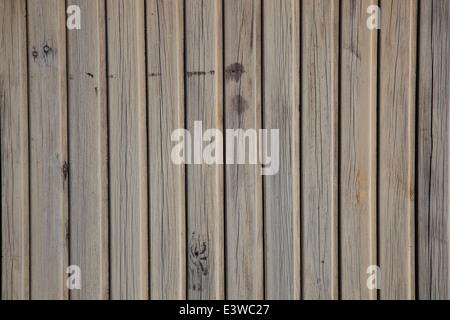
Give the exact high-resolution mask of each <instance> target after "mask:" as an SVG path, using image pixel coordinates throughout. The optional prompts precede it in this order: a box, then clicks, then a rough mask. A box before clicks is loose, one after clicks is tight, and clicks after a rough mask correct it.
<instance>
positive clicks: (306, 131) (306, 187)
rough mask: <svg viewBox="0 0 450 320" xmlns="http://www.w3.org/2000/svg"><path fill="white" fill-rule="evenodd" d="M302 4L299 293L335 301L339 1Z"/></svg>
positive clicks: (320, 0) (319, 0) (330, 0)
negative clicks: (300, 248)
mask: <svg viewBox="0 0 450 320" xmlns="http://www.w3.org/2000/svg"><path fill="white" fill-rule="evenodd" d="M302 4H303V7H302V94H303V95H302V124H301V127H302V249H303V250H302V252H303V254H302V259H303V260H302V268H303V270H302V271H303V272H302V275H303V277H302V293H303V298H304V299H337V298H338V289H339V288H338V252H337V251H338V246H337V244H338V241H337V239H338V234H337V232H338V230H337V225H338V223H337V222H338V206H337V204H338V202H337V196H338V193H337V183H338V103H339V102H338V80H339V74H338V65H339V52H338V47H339V1H336V0H317V1H316V0H307V1H303V2H302Z"/></svg>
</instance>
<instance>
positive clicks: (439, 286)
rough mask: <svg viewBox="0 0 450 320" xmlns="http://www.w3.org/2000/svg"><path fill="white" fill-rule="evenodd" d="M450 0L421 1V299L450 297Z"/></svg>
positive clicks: (418, 188) (419, 280) (419, 131)
mask: <svg viewBox="0 0 450 320" xmlns="http://www.w3.org/2000/svg"><path fill="white" fill-rule="evenodd" d="M449 32H450V2H449V1H438V0H422V1H420V33H419V34H420V36H419V38H420V44H419V45H420V48H419V58H418V59H419V60H418V62H419V64H418V65H419V68H418V72H419V83H418V86H419V91H418V93H419V95H418V99H419V100H418V111H417V112H419V118H418V119H419V124H418V133H417V134H418V142H417V143H418V150H417V153H418V163H417V172H418V175H417V177H418V181H417V190H418V194H417V196H418V208H417V210H418V222H417V232H418V240H419V243H418V244H417V245H418V257H417V258H418V270H417V271H418V273H419V276H418V290H419V291H418V292H419V296H418V298H419V299H433V300H434V299H442V300H448V299H450V276H449V273H450V247H449V243H450V219H449V214H450V212H449V211H450V208H449V204H450V203H449V199H450V193H449V192H450V186H449V182H450V168H449V165H450V163H449V161H450V160H449V159H450V157H449V156H450V154H449V150H450V62H449V55H450V41H449V37H450V33H449Z"/></svg>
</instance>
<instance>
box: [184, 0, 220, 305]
mask: <svg viewBox="0 0 450 320" xmlns="http://www.w3.org/2000/svg"><path fill="white" fill-rule="evenodd" d="M222 5H223V4H222V1H221V0H209V1H203V0H187V1H186V2H185V63H186V65H185V70H186V74H185V82H186V127H187V130H188V131H189V132H190V133H191V135H192V141H194V140H195V138H194V135H196V133H195V132H194V121H202V126H203V130H200V131H201V132H199V133H198V135H202V134H203V131H206V130H208V129H218V130H220V131H222V132H223V99H222V95H223V87H222V85H223V83H222V79H223V78H222V77H223V65H222V54H223V52H222ZM216 138H217V137H216ZM192 144H194V142H193V143H192ZM206 145H209V144H206V143H203V147H205V146H206ZM194 149H195V146H193V152H192V154H193V155H194V154H195V150H194ZM220 151H222V150H216V152H220ZM200 157H201V154H200ZM193 158H194V157H193ZM200 162H201V161H200ZM186 174H187V185H186V188H187V230H188V234H187V237H188V248H187V251H188V252H187V259H188V262H187V263H188V271H187V272H188V295H187V297H188V299H223V298H224V296H225V290H224V223H223V207H224V202H223V192H222V190H223V188H224V183H223V165H220V164H213V165H208V164H206V163H203V164H191V165H188V166H187V171H186Z"/></svg>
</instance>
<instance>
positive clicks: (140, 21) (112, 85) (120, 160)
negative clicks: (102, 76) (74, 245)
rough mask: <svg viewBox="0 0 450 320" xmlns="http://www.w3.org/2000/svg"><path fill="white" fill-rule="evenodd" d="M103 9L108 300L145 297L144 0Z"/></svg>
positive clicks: (119, 1) (122, 0) (115, 1)
mask: <svg viewBox="0 0 450 320" xmlns="http://www.w3.org/2000/svg"><path fill="white" fill-rule="evenodd" d="M106 7H107V35H108V37H107V43H108V48H107V49H108V54H107V57H108V93H109V95H108V105H109V110H108V112H109V186H110V188H109V195H110V201H109V204H110V224H109V225H110V274H111V276H110V298H112V299H147V298H148V292H149V288H148V272H149V270H148V210H147V206H148V203H147V195H148V193H147V191H148V190H147V131H146V130H147V129H146V123H147V121H146V98H145V92H146V87H145V84H146V81H145V75H146V70H145V35H144V34H145V21H144V18H145V16H144V13H145V10H144V1H142V0H137V1H128V0H111V1H108V2H107V3H106Z"/></svg>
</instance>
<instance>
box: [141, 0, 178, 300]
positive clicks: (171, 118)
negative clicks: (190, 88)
mask: <svg viewBox="0 0 450 320" xmlns="http://www.w3.org/2000/svg"><path fill="white" fill-rule="evenodd" d="M183 51H184V49H183V2H182V1H178V0H151V1H148V2H147V58H148V63H147V66H148V72H147V73H148V74H147V76H148V91H147V92H148V108H149V111H148V124H149V127H148V137H149V154H148V157H149V186H150V190H149V197H150V274H151V277H150V283H151V292H150V298H151V299H185V298H186V233H185V232H186V231H185V227H186V225H185V204H186V203H185V187H184V185H185V169H184V166H183V165H180V166H178V165H175V164H174V163H173V162H172V160H171V149H172V146H173V144H172V142H171V134H172V132H173V131H174V130H176V129H179V128H184V76H183V72H184V61H183V60H184V58H183Z"/></svg>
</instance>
